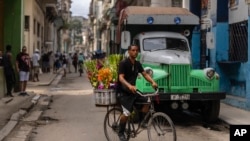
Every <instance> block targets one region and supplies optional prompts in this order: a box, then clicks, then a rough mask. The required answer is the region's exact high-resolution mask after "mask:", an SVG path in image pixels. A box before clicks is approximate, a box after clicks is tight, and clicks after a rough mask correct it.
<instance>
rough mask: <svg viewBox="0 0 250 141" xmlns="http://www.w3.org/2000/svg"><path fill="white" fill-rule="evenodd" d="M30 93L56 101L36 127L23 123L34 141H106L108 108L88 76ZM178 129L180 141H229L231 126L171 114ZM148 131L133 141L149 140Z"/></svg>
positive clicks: (71, 77) (186, 114) (69, 76)
mask: <svg viewBox="0 0 250 141" xmlns="http://www.w3.org/2000/svg"><path fill="white" fill-rule="evenodd" d="M29 91H34V92H35V93H41V94H48V95H51V97H52V102H51V104H50V105H49V108H48V109H47V110H45V111H44V112H43V114H42V116H41V117H40V119H39V120H38V121H36V122H35V123H36V124H31V122H27V121H26V122H25V121H22V122H21V123H20V124H23V125H25V124H27V125H29V126H30V125H32V126H34V127H35V128H33V130H32V132H31V135H30V137H29V139H30V140H31V141H44V140H46V141H55V140H60V141H82V140H93V141H106V138H105V135H104V131H103V120H104V116H105V113H106V108H105V107H96V106H95V104H94V99H93V95H92V93H93V92H92V88H91V86H90V84H89V82H88V79H87V77H86V76H85V75H83V76H82V77H79V74H78V73H71V74H67V76H66V77H65V78H62V79H61V80H60V82H59V83H58V84H57V85H53V83H52V85H50V86H33V87H31V86H30V87H29ZM169 115H170V117H171V118H172V120H173V121H174V124H175V126H176V132H177V140H178V141H200V140H202V141H228V140H229V129H228V127H229V126H228V125H226V124H225V123H223V122H220V121H219V122H218V123H216V124H212V125H209V124H205V123H203V122H202V120H201V118H200V117H199V115H196V114H192V113H189V112H177V113H170V114H169ZM146 133H147V132H146V130H145V131H143V132H141V133H140V134H139V135H138V136H137V137H136V138H132V139H131V141H139V140H140V141H141V140H148V139H147V134H146Z"/></svg>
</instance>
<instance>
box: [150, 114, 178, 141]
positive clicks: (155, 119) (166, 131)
mask: <svg viewBox="0 0 250 141" xmlns="http://www.w3.org/2000/svg"><path fill="white" fill-rule="evenodd" d="M147 130H148V139H149V141H176V131H175V127H174V123H173V121H172V120H171V118H170V117H169V116H168V115H166V114H164V113H161V112H157V113H155V114H153V116H152V117H151V118H150V120H149V121H148V129H147Z"/></svg>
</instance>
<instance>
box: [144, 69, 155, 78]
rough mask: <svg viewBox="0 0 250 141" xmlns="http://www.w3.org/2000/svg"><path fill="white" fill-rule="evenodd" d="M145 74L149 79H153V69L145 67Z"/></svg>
mask: <svg viewBox="0 0 250 141" xmlns="http://www.w3.org/2000/svg"><path fill="white" fill-rule="evenodd" d="M144 70H145V72H146V73H147V74H148V75H149V76H150V77H153V73H154V72H153V69H152V68H150V67H146V68H144Z"/></svg>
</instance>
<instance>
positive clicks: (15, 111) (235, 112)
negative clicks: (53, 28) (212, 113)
mask: <svg viewBox="0 0 250 141" xmlns="http://www.w3.org/2000/svg"><path fill="white" fill-rule="evenodd" d="M59 76H61V72H59V73H57V74H52V73H44V74H40V81H39V82H31V81H29V82H28V87H29V86H31V85H32V86H40V85H50V84H51V83H52V82H53V83H54V81H60V79H61V77H59ZM84 76H85V75H84ZM85 77H86V76H85ZM53 80H54V81H53ZM29 94H30V96H25V97H23V96H18V93H14V98H2V99H0V141H1V140H2V139H3V138H4V137H6V136H7V135H8V133H10V132H11V130H12V129H13V128H14V127H15V126H16V125H17V123H18V121H19V120H20V118H21V117H23V116H25V114H26V113H27V112H28V111H29V109H30V108H32V106H33V105H34V104H35V103H36V102H35V101H37V99H38V96H37V95H36V94H34V93H29ZM249 117H250V111H246V110H242V109H239V108H235V107H232V106H230V105H227V104H224V103H223V101H222V102H221V109H220V115H219V118H220V119H221V120H222V121H224V122H226V123H228V124H229V125H235V124H241V125H250V120H249Z"/></svg>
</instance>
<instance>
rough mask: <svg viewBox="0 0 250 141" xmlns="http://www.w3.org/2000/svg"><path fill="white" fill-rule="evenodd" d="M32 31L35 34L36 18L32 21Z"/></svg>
mask: <svg viewBox="0 0 250 141" xmlns="http://www.w3.org/2000/svg"><path fill="white" fill-rule="evenodd" d="M33 33H34V34H36V19H34V21H33Z"/></svg>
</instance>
